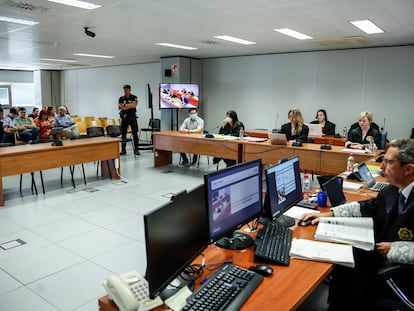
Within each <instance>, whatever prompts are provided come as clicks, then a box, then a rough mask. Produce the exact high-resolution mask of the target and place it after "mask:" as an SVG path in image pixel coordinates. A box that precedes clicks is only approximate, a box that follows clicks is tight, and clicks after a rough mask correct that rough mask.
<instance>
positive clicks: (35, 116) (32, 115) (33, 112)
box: [29, 107, 39, 123]
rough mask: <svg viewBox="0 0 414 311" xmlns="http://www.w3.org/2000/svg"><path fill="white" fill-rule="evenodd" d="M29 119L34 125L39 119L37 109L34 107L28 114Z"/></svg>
mask: <svg viewBox="0 0 414 311" xmlns="http://www.w3.org/2000/svg"><path fill="white" fill-rule="evenodd" d="M29 118H32V119H33V122H34V123H36V120H37V119H38V118H39V108H37V107H34V108H33V110H32V113H31V114H29Z"/></svg>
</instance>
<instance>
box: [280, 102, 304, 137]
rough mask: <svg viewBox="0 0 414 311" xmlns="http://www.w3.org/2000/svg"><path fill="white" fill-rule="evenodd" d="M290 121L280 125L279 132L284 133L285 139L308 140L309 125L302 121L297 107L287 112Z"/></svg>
mask: <svg viewBox="0 0 414 311" xmlns="http://www.w3.org/2000/svg"><path fill="white" fill-rule="evenodd" d="M288 118H289V120H290V122H288V123H285V124H283V125H282V127H281V129H280V131H279V133H282V134H285V135H286V138H287V140H295V139H296V140H298V141H299V140H300V141H301V142H307V141H308V135H309V127H308V126H307V125H306V124H305V123H304V121H303V117H302V113H301V112H300V110H299V109H297V108H294V109H290V110H289V112H288Z"/></svg>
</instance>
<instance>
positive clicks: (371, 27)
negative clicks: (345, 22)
mask: <svg viewBox="0 0 414 311" xmlns="http://www.w3.org/2000/svg"><path fill="white" fill-rule="evenodd" d="M349 22H350V23H351V24H352V25H354V26H355V27H358V28H359V29H361V30H362V31H363V32H365V33H367V34H369V35H372V34H374V33H383V32H384V30H382V29H381V28H379V27H378V26H377V25H375V24H374V23H373V22H371V21H370V20H369V19H363V20H358V21H349Z"/></svg>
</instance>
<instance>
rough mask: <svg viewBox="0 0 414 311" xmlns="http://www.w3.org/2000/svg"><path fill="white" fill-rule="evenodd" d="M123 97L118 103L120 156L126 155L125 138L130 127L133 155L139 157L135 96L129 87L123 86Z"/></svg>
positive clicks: (136, 101) (136, 100) (136, 102)
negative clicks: (120, 133) (120, 137)
mask: <svg viewBox="0 0 414 311" xmlns="http://www.w3.org/2000/svg"><path fill="white" fill-rule="evenodd" d="M124 94H125V95H124V96H121V97H120V98H119V101H118V109H119V116H120V117H121V130H122V144H121V155H124V154H126V150H125V147H126V136H127V131H128V126H130V127H131V133H132V136H133V137H134V154H136V155H139V154H140V153H139V150H138V122H137V116H136V112H137V106H138V99H137V97H136V96H135V95H133V94H131V86H130V85H128V84H125V85H124Z"/></svg>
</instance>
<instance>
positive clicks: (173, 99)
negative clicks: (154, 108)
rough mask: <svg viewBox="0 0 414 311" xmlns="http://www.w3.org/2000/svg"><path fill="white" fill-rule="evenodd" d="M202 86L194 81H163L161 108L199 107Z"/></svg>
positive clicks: (161, 85)
mask: <svg viewBox="0 0 414 311" xmlns="http://www.w3.org/2000/svg"><path fill="white" fill-rule="evenodd" d="M199 90H200V86H199V85H198V84H192V83H161V84H160V90H159V91H160V92H159V94H160V109H163V108H168V109H180V108H198V106H199V104H200V99H199V94H200V93H199Z"/></svg>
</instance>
